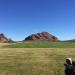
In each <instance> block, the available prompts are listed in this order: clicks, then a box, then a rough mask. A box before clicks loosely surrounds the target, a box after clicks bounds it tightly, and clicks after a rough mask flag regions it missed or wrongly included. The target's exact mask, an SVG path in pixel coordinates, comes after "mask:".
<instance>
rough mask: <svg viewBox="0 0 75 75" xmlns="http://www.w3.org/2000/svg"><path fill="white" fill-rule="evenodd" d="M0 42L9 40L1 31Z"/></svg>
mask: <svg viewBox="0 0 75 75" xmlns="http://www.w3.org/2000/svg"><path fill="white" fill-rule="evenodd" d="M0 42H3V43H8V42H11V40H10V39H8V38H7V37H6V36H5V35H4V34H3V33H1V34H0Z"/></svg>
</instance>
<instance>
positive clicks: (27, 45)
mask: <svg viewBox="0 0 75 75" xmlns="http://www.w3.org/2000/svg"><path fill="white" fill-rule="evenodd" d="M5 47H7V48H75V42H47V41H44V42H31V41H26V42H22V43H14V44H12V43H11V45H7V46H5Z"/></svg>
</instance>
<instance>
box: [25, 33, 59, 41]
mask: <svg viewBox="0 0 75 75" xmlns="http://www.w3.org/2000/svg"><path fill="white" fill-rule="evenodd" d="M24 41H53V42H54V41H59V40H58V38H57V37H56V36H54V35H52V34H49V33H48V32H41V33H36V34H32V35H30V36H28V37H26V38H25V39H24Z"/></svg>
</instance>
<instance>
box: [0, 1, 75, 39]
mask: <svg viewBox="0 0 75 75" xmlns="http://www.w3.org/2000/svg"><path fill="white" fill-rule="evenodd" d="M42 31H47V32H49V33H51V34H53V35H55V36H57V37H58V38H59V39H60V40H66V39H75V0H0V33H4V34H5V35H6V36H7V37H9V38H12V39H13V40H23V39H24V38H25V37H26V36H28V35H30V34H33V33H37V32H42Z"/></svg>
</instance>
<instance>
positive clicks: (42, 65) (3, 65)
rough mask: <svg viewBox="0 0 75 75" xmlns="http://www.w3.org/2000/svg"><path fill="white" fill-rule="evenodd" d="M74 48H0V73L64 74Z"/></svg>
mask: <svg viewBox="0 0 75 75" xmlns="http://www.w3.org/2000/svg"><path fill="white" fill-rule="evenodd" d="M66 57H71V58H72V59H75V48H0V75H64V61H65V58H66Z"/></svg>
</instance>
